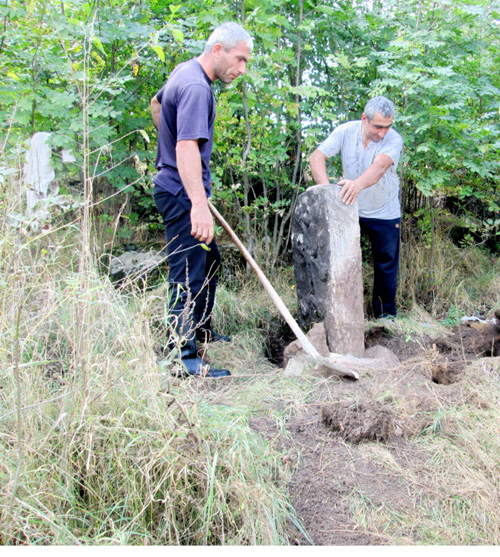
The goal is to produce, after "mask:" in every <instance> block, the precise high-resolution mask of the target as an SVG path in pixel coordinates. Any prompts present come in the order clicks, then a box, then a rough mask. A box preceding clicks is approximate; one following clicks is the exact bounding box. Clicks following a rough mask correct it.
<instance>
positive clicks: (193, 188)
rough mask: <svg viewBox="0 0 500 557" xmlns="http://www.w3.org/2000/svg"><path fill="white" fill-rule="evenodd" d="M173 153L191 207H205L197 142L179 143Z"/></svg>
mask: <svg viewBox="0 0 500 557" xmlns="http://www.w3.org/2000/svg"><path fill="white" fill-rule="evenodd" d="M175 153H176V158H177V169H178V171H179V175H180V177H181V180H182V184H183V186H184V188H185V190H186V193H187V194H188V196H189V199H190V200H191V203H192V204H193V205H207V195H206V193H205V187H204V185H203V177H202V167H201V156H200V150H199V148H198V142H197V141H179V142H178V143H177V146H176V149H175Z"/></svg>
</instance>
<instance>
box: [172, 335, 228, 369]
mask: <svg viewBox="0 0 500 557" xmlns="http://www.w3.org/2000/svg"><path fill="white" fill-rule="evenodd" d="M180 361H181V363H182V368H181V370H180V372H177V371H176V372H174V375H180V376H181V377H214V378H217V377H228V376H230V375H231V372H230V371H229V370H227V369H219V368H216V367H212V366H211V365H209V364H208V363H206V362H204V361H203V360H202V359H201V358H200V357H199V356H198V347H197V345H196V340H195V339H194V338H192V339H189V340H183V341H182V346H181V353H180Z"/></svg>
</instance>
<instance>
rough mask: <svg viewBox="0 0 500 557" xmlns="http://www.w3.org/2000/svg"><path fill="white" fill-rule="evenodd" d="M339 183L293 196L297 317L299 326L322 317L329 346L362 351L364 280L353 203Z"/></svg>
mask: <svg viewBox="0 0 500 557" xmlns="http://www.w3.org/2000/svg"><path fill="white" fill-rule="evenodd" d="M340 190H341V187H340V186H337V185H325V186H315V187H312V188H309V189H308V190H307V191H306V192H304V193H303V194H301V195H300V196H299V198H298V200H297V206H296V208H295V212H294V218H293V223H292V244H293V253H294V259H295V279H296V282H297V297H298V318H299V324H300V326H301V327H302V328H303V329H306V330H307V329H308V328H309V327H310V326H311V324H313V323H319V322H323V324H324V326H325V330H326V334H327V342H328V348H329V350H330V351H331V352H335V353H337V354H349V355H351V356H357V357H362V356H363V354H364V313H363V280H362V271H361V246H360V229H359V221H358V207H357V203H355V204H354V205H350V206H347V205H345V204H344V203H343V202H342V200H341V198H340V195H339V194H340Z"/></svg>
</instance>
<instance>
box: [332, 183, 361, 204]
mask: <svg viewBox="0 0 500 557" xmlns="http://www.w3.org/2000/svg"><path fill="white" fill-rule="evenodd" d="M337 184H338V185H339V186H342V189H341V190H340V198H341V199H342V201H343V202H344V203H345V204H346V205H352V204H353V203H354V202H355V201H356V199H357V198H358V195H359V193H360V192H361V190H362V189H363V188H362V187H361V186H359V185H358V184H356V181H355V180H346V179H342V180H339V181H338V182H337Z"/></svg>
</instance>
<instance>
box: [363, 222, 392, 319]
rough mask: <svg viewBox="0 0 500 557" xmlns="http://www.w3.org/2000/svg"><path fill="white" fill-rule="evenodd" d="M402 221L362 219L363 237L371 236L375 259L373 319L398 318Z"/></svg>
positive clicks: (369, 237)
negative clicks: (397, 302)
mask: <svg viewBox="0 0 500 557" xmlns="http://www.w3.org/2000/svg"><path fill="white" fill-rule="evenodd" d="M400 224H401V219H400V218H399V219H393V220H381V219H365V218H360V219H359V226H360V228H361V234H362V235H365V236H367V237H368V239H369V241H370V245H371V248H372V256H373V271H374V279H373V296H372V310H373V315H374V317H376V318H378V317H385V316H395V315H396V289H397V280H398V267H399V249H400Z"/></svg>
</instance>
